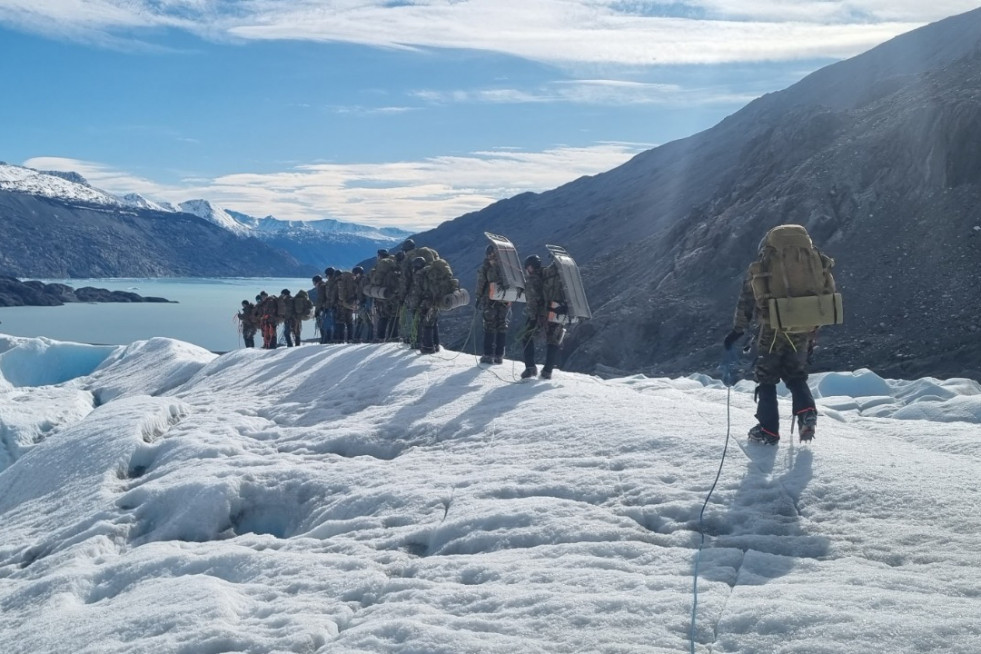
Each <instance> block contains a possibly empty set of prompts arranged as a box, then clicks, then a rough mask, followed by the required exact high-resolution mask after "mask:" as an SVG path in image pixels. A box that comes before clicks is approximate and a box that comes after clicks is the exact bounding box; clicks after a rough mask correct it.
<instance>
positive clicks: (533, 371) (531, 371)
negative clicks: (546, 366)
mask: <svg viewBox="0 0 981 654" xmlns="http://www.w3.org/2000/svg"><path fill="white" fill-rule="evenodd" d="M537 375H538V368H537V367H535V366H528V367H527V368H525V370H524V372H522V373H521V378H522V379H528V378H529V377H535V376H537Z"/></svg>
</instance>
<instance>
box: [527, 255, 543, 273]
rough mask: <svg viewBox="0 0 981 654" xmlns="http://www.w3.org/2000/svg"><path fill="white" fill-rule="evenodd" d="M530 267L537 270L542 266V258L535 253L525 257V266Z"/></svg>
mask: <svg viewBox="0 0 981 654" xmlns="http://www.w3.org/2000/svg"><path fill="white" fill-rule="evenodd" d="M528 267H530V268H531V269H532V270H539V269H541V267H542V258H541V257H540V256H538V255H537V254H533V255H531V256H529V257H528V258H527V259H525V268H528Z"/></svg>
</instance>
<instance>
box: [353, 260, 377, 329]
mask: <svg viewBox="0 0 981 654" xmlns="http://www.w3.org/2000/svg"><path fill="white" fill-rule="evenodd" d="M351 274H352V275H354V280H355V284H356V286H357V310H356V314H355V318H354V342H356V343H370V342H371V341H372V336H373V332H374V326H375V321H374V318H373V316H372V313H373V307H372V301H371V298H370V297H368V296H367V295H365V294H364V290H365V286H367V285H368V276H367V275H365V274H364V268H362V267H361V266H355V267H354V268H351Z"/></svg>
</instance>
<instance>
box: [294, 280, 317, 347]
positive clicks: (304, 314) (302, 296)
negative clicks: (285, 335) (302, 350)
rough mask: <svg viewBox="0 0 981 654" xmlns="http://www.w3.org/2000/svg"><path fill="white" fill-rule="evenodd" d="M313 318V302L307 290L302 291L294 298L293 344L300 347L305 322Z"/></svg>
mask: <svg viewBox="0 0 981 654" xmlns="http://www.w3.org/2000/svg"><path fill="white" fill-rule="evenodd" d="M312 317H313V300H311V299H310V296H309V295H307V292H306V290H304V289H302V288H301V289H300V290H299V291H297V292H296V295H295V296H294V297H293V325H292V327H293V342H294V343H296V344H297V345H299V344H300V343H301V341H300V333H301V332H302V331H303V321H304V320H310V319H311V318H312Z"/></svg>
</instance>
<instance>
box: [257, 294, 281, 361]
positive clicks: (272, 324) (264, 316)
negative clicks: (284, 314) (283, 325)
mask: <svg viewBox="0 0 981 654" xmlns="http://www.w3.org/2000/svg"><path fill="white" fill-rule="evenodd" d="M256 297H257V298H258V303H257V304H256V314H258V316H259V329H260V330H261V331H262V348H263V349H265V350H274V349H276V346H277V345H278V343H277V342H276V313H277V311H276V298H274V297H273V296H271V295H269V294H268V293H266V292H265V291H262V292H261V293H259V295H257V296H256Z"/></svg>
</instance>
